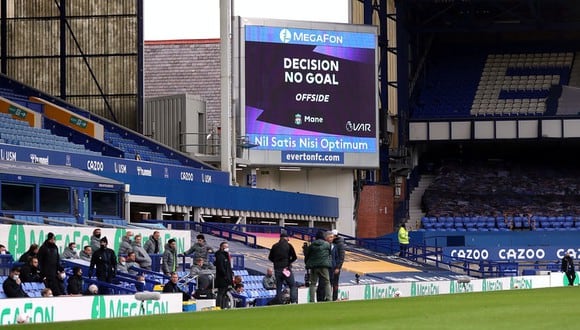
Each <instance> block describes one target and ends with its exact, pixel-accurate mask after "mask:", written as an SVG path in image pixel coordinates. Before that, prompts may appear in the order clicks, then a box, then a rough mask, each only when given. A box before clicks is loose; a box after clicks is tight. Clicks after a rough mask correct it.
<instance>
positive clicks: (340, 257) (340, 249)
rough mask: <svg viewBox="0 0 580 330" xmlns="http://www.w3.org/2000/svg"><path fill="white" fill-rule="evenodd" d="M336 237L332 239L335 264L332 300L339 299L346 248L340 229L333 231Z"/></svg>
mask: <svg viewBox="0 0 580 330" xmlns="http://www.w3.org/2000/svg"><path fill="white" fill-rule="evenodd" d="M332 235H333V236H334V239H333V240H332V255H333V258H332V260H333V261H334V264H333V270H332V271H333V274H332V281H331V285H332V301H336V300H338V283H339V281H340V271H341V270H342V264H343V263H344V256H345V248H346V245H345V243H344V238H342V237H340V236H338V230H336V229H334V230H333V231H332Z"/></svg>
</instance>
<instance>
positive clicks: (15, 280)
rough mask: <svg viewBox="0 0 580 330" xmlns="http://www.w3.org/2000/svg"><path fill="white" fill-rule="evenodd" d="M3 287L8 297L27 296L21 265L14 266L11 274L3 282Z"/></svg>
mask: <svg viewBox="0 0 580 330" xmlns="http://www.w3.org/2000/svg"><path fill="white" fill-rule="evenodd" d="M2 289H4V294H5V295H6V297H7V298H26V297H28V294H27V293H26V292H24V290H23V289H22V282H21V281H20V267H12V269H11V270H10V276H8V278H7V279H5V280H4V283H2Z"/></svg>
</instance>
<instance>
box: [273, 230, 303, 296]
mask: <svg viewBox="0 0 580 330" xmlns="http://www.w3.org/2000/svg"><path fill="white" fill-rule="evenodd" d="M289 240H290V237H288V234H287V233H285V232H283V233H281V234H280V240H279V241H278V242H277V243H275V244H274V245H272V248H271V249H270V254H269V255H268V260H270V261H271V262H272V263H273V264H274V277H275V278H276V299H277V301H278V302H281V301H282V289H283V287H282V285H283V284H286V286H287V288H288V290H289V291H290V303H292V304H294V303H298V287H297V286H296V281H295V280H294V272H292V263H293V262H294V261H296V259H298V258H297V257H296V251H294V247H293V246H292V245H291V244H290V243H288V241H289Z"/></svg>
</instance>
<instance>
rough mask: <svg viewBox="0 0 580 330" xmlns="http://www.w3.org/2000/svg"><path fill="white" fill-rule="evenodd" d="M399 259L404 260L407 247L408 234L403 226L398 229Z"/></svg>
mask: <svg viewBox="0 0 580 330" xmlns="http://www.w3.org/2000/svg"><path fill="white" fill-rule="evenodd" d="M398 239H399V257H401V258H405V257H407V248H408V247H409V232H408V231H407V228H405V224H402V225H401V228H399V235H398Z"/></svg>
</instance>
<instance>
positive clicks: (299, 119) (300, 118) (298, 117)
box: [294, 113, 302, 125]
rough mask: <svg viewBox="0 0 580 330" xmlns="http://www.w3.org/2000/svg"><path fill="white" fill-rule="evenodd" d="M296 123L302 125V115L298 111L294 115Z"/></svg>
mask: <svg viewBox="0 0 580 330" xmlns="http://www.w3.org/2000/svg"><path fill="white" fill-rule="evenodd" d="M294 124H296V125H302V115H301V114H299V113H297V114H295V115H294Z"/></svg>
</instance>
